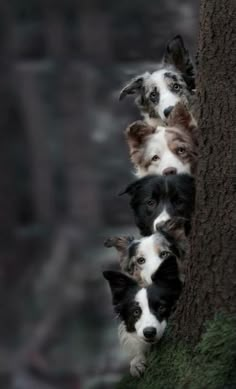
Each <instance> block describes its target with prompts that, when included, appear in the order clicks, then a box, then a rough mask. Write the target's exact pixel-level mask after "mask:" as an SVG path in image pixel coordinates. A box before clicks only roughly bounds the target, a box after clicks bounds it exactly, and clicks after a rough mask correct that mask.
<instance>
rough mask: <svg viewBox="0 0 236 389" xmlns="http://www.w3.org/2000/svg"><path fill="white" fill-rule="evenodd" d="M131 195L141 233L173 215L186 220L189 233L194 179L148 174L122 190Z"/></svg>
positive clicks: (151, 229) (181, 175) (146, 231)
mask: <svg viewBox="0 0 236 389" xmlns="http://www.w3.org/2000/svg"><path fill="white" fill-rule="evenodd" d="M125 193H127V194H128V195H130V196H131V200H130V205H131V208H132V209H133V212H134V216H135V222H136V225H137V227H138V228H139V230H140V233H141V235H143V236H149V235H151V234H153V233H154V232H155V231H156V230H157V228H158V226H159V225H160V224H162V223H164V222H166V221H167V220H170V219H172V218H174V217H181V218H184V219H186V225H185V230H186V233H188V232H189V228H190V219H191V215H192V212H193V210H194V199H195V184H194V178H193V177H192V176H190V175H188V174H176V175H167V176H159V175H150V176H146V177H143V178H141V179H139V180H137V181H135V182H133V183H132V184H130V185H129V186H128V187H127V188H126V189H125V191H124V192H122V193H120V195H122V194H125Z"/></svg>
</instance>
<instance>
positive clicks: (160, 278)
mask: <svg viewBox="0 0 236 389" xmlns="http://www.w3.org/2000/svg"><path fill="white" fill-rule="evenodd" d="M152 280H153V282H154V283H155V284H164V285H166V286H168V287H171V288H173V289H181V287H182V283H181V281H180V272H179V267H178V263H177V260H176V258H175V256H173V255H171V256H170V257H168V258H167V259H165V260H164V261H163V262H162V263H161V265H160V266H159V268H158V269H157V271H156V272H155V273H154V274H153V275H152Z"/></svg>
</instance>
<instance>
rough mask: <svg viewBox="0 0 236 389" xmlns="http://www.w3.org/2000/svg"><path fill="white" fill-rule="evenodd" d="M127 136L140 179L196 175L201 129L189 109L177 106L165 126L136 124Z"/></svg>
mask: <svg viewBox="0 0 236 389" xmlns="http://www.w3.org/2000/svg"><path fill="white" fill-rule="evenodd" d="M125 136H126V140H127V143H128V147H129V154H130V158H131V161H132V163H133V165H134V167H135V170H136V172H135V174H136V176H137V177H144V176H146V175H147V174H163V175H168V174H179V173H188V174H192V175H194V174H195V172H196V167H197V156H198V153H197V149H198V127H197V124H196V121H195V120H194V118H193V116H192V115H191V114H190V112H189V111H188V110H187V109H186V107H185V106H184V105H183V104H181V103H178V104H177V105H176V106H175V108H174V109H173V111H172V112H171V114H170V116H169V117H168V120H167V125H166V126H157V127H152V126H150V125H148V124H146V123H145V122H142V121H136V122H134V123H132V124H131V125H130V126H129V127H128V128H127V129H126V130H125Z"/></svg>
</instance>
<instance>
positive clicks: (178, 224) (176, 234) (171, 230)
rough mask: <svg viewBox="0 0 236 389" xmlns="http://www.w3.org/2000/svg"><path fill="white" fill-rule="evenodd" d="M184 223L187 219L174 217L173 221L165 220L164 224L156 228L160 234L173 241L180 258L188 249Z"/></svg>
mask: <svg viewBox="0 0 236 389" xmlns="http://www.w3.org/2000/svg"><path fill="white" fill-rule="evenodd" d="M186 223H187V219H185V218H182V217H175V218H173V219H170V220H167V221H166V222H165V224H163V225H161V226H160V227H159V228H157V229H158V230H159V231H160V232H164V233H166V234H168V236H170V237H171V238H173V239H174V242H175V245H176V247H177V248H178V250H179V251H180V253H179V254H180V255H181V256H182V255H184V254H186V253H187V252H188V249H189V242H188V239H187V237H186V232H185V230H186Z"/></svg>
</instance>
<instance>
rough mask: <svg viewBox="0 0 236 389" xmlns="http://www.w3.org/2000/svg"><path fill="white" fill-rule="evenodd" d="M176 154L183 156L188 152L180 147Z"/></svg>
mask: <svg viewBox="0 0 236 389" xmlns="http://www.w3.org/2000/svg"><path fill="white" fill-rule="evenodd" d="M176 152H177V154H179V155H181V154H184V153H185V152H186V149H185V148H184V147H178V149H177V150H176Z"/></svg>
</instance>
